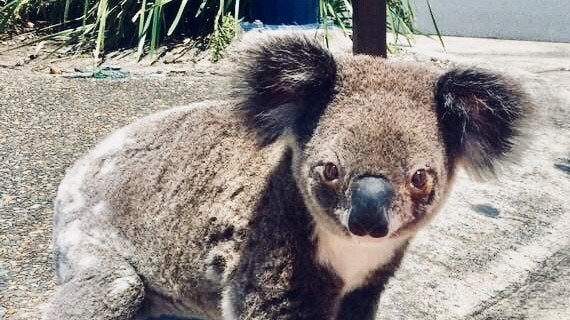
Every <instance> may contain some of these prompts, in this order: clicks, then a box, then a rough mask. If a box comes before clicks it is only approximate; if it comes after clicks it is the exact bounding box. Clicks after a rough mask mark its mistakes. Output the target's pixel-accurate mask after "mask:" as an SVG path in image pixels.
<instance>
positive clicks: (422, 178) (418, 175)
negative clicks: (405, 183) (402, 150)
mask: <svg viewBox="0 0 570 320" xmlns="http://www.w3.org/2000/svg"><path fill="white" fill-rule="evenodd" d="M411 183H412V186H413V187H414V188H416V189H423V188H424V187H425V186H426V184H427V173H426V171H425V170H424V169H421V170H418V171H416V172H415V173H414V174H413V175H412V179H411Z"/></svg>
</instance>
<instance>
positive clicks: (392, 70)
mask: <svg viewBox="0 0 570 320" xmlns="http://www.w3.org/2000/svg"><path fill="white" fill-rule="evenodd" d="M337 66H338V71H337V83H336V87H335V96H334V98H333V99H332V100H331V102H330V103H329V105H328V106H327V108H326V110H325V111H324V112H323V114H322V115H321V117H320V119H319V121H318V124H317V126H316V128H315V130H314V134H313V135H312V136H311V137H310V139H309V140H308V141H307V142H306V144H304V145H303V146H302V147H301V148H300V150H299V151H298V152H297V155H298V156H297V157H296V164H295V174H296V179H297V181H298V184H299V187H300V188H301V189H302V191H303V194H305V198H306V201H307V202H308V204H309V207H310V209H311V212H313V214H314V215H315V218H316V220H317V221H318V223H324V224H326V225H327V226H328V228H331V229H333V230H334V231H337V232H343V233H347V234H348V233H350V234H352V235H354V236H361V237H373V238H382V237H386V236H402V235H404V234H405V233H406V232H413V231H414V230H415V229H416V227H417V226H418V225H421V224H422V223H423V222H426V221H428V220H429V218H431V217H432V216H433V214H434V213H435V212H437V208H438V207H439V204H440V203H441V200H442V199H443V198H444V197H445V195H446V194H447V190H448V181H449V178H450V177H451V172H449V170H450V167H449V166H448V159H447V155H446V150H445V146H444V144H443V138H442V136H441V134H440V129H439V125H438V119H437V114H436V111H435V108H433V101H434V93H433V88H434V86H435V81H436V76H435V74H433V73H432V72H430V71H428V70H425V69H422V68H417V67H414V66H411V65H405V64H389V63H387V62H386V61H384V60H380V59H373V58H370V57H365V56H360V57H351V58H347V59H345V60H341V61H338V62H337Z"/></svg>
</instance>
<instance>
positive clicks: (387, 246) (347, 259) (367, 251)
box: [315, 227, 406, 294]
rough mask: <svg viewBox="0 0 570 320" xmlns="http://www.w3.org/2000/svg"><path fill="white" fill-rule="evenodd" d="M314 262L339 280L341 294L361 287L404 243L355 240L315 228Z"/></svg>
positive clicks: (396, 240) (390, 240)
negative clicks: (328, 268) (330, 269)
mask: <svg viewBox="0 0 570 320" xmlns="http://www.w3.org/2000/svg"><path fill="white" fill-rule="evenodd" d="M315 236H316V239H317V243H318V245H317V261H318V262H319V263H320V264H321V265H324V266H328V267H330V268H332V270H334V271H335V272H336V274H337V275H338V276H339V277H340V278H341V279H342V280H343V282H344V285H343V288H342V293H343V294H344V293H346V292H349V291H351V290H353V289H355V288H358V287H359V286H361V285H362V284H363V283H364V281H365V280H366V277H367V276H368V275H369V274H370V272H372V271H374V270H376V269H378V268H379V267H380V266H383V265H385V264H387V263H389V262H390V261H391V260H392V259H393V258H394V254H395V252H396V250H397V249H398V248H400V247H401V246H402V245H403V244H404V243H405V241H406V239H401V238H397V239H392V238H390V239H382V240H377V239H365V238H363V239H357V238H349V237H346V236H340V235H336V234H333V233H331V232H330V231H328V230H325V229H323V228H321V227H316V229H315Z"/></svg>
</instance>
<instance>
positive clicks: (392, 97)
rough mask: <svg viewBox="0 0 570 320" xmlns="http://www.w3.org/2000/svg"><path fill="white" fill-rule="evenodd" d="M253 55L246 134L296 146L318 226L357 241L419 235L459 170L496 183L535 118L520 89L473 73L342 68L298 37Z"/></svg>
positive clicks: (373, 64)
mask: <svg viewBox="0 0 570 320" xmlns="http://www.w3.org/2000/svg"><path fill="white" fill-rule="evenodd" d="M250 55H251V56H250V60H248V64H246V69H245V80H246V82H247V84H248V87H247V88H246V89H247V91H246V93H247V94H248V96H247V97H246V99H244V102H243V104H242V105H241V106H240V107H241V110H242V111H243V114H244V116H245V120H246V122H247V124H248V125H249V126H250V127H251V128H252V129H253V130H255V131H256V132H257V133H258V137H259V139H260V142H261V144H262V145H263V144H268V143H271V142H273V141H274V140H275V139H277V138H279V137H280V136H282V135H289V136H293V138H294V139H290V140H291V141H293V143H292V145H291V147H292V149H293V150H294V160H293V162H294V164H293V174H294V177H295V180H296V181H297V184H298V187H299V189H300V191H301V193H302V194H303V197H304V199H305V204H306V206H307V208H308V209H309V211H310V212H311V214H312V215H313V217H314V219H315V222H316V223H317V224H320V225H322V226H324V227H325V228H327V229H329V230H330V231H332V232H335V233H337V234H338V233H342V234H345V235H349V236H352V237H361V238H362V239H364V238H385V237H399V236H409V235H411V234H413V233H414V232H415V231H416V230H417V228H418V227H419V226H421V225H423V224H424V223H425V222H427V221H429V219H430V218H431V217H433V215H434V214H435V213H436V212H437V210H438V208H439V206H440V204H441V203H442V202H443V200H444V199H445V197H446V195H447V193H448V190H449V188H450V184H451V180H452V177H453V172H454V169H455V167H456V166H457V165H458V164H462V165H464V167H465V168H466V169H468V171H470V172H471V173H472V174H474V175H475V176H485V175H488V174H489V173H491V174H492V173H493V172H494V169H495V164H496V162H497V161H498V160H500V159H502V158H503V157H504V156H505V155H506V154H508V153H509V151H511V149H512V148H513V142H514V141H515V139H516V138H517V135H518V134H519V129H518V127H519V124H520V122H521V118H522V116H523V115H524V113H525V112H526V111H527V109H528V103H527V102H526V100H525V98H524V95H523V94H522V93H521V92H520V89H519V88H518V87H517V86H516V85H514V84H513V83H512V82H510V81H509V80H508V79H505V78H503V77H501V76H498V75H496V74H493V73H490V72H487V71H482V70H478V69H455V70H452V71H449V72H447V73H444V74H438V73H437V72H435V71H433V70H431V69H427V68H422V67H419V66H417V65H416V66H414V65H411V64H405V63H398V62H389V61H386V60H383V59H378V58H372V57H366V56H347V57H344V58H341V59H335V58H333V57H332V56H331V55H330V54H329V53H328V52H327V51H326V50H325V49H323V48H321V47H320V46H319V45H318V44H316V43H315V42H313V41H311V40H309V39H307V38H303V37H298V36H288V37H280V38H274V39H269V41H266V42H265V43H262V45H261V46H260V48H258V49H254V50H252V51H251V52H250Z"/></svg>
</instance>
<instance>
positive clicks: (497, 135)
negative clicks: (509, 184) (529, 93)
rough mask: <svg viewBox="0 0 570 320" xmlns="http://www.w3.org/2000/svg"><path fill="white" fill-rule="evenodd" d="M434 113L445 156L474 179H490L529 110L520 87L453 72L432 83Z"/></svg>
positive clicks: (487, 75) (485, 74)
mask: <svg viewBox="0 0 570 320" xmlns="http://www.w3.org/2000/svg"><path fill="white" fill-rule="evenodd" d="M435 99H436V108H437V113H438V116H439V122H440V127H441V130H442V133H443V138H444V140H445V141H444V142H445V145H446V147H447V152H448V154H449V155H450V158H451V159H452V161H458V162H460V163H461V164H463V166H464V167H465V168H466V169H467V171H468V172H469V173H470V174H472V175H474V176H475V177H478V178H482V177H486V176H494V175H495V173H496V167H497V162H499V160H502V159H504V158H506V157H507V156H508V154H509V153H510V152H511V151H512V150H513V148H514V146H515V144H516V142H517V138H519V136H520V135H521V125H522V120H523V118H524V117H525V116H527V115H528V113H529V112H530V111H531V106H530V103H529V102H528V99H527V98H526V95H525V94H524V93H523V91H522V89H521V88H520V86H518V85H517V84H516V83H515V82H513V81H512V80H510V79H508V78H505V77H502V76H500V75H497V74H494V73H492V72H489V71H485V70H480V69H474V68H470V69H454V70H451V71H449V72H447V73H445V74H443V75H442V76H441V77H440V78H439V80H438V81H437V86H436V92H435Z"/></svg>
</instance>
